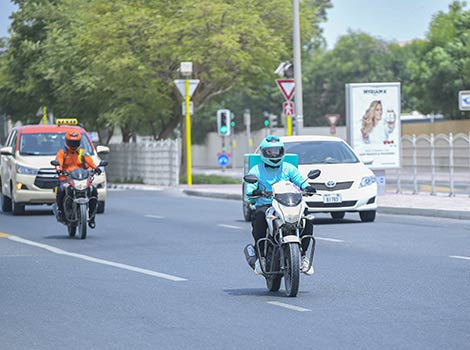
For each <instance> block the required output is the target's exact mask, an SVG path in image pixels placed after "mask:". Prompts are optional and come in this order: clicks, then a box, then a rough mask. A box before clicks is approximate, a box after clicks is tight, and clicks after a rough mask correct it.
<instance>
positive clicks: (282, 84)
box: [276, 79, 295, 101]
mask: <svg viewBox="0 0 470 350" xmlns="http://www.w3.org/2000/svg"><path fill="white" fill-rule="evenodd" d="M276 84H277V86H279V89H280V90H281V92H282V94H283V95H284V98H285V99H286V100H287V101H290V100H291V99H292V96H294V91H295V80H294V79H276Z"/></svg>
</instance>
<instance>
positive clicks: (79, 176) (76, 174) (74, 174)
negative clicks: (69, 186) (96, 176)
mask: <svg viewBox="0 0 470 350" xmlns="http://www.w3.org/2000/svg"><path fill="white" fill-rule="evenodd" d="M70 177H71V178H72V179H74V180H85V179H87V178H88V170H86V169H83V168H77V169H74V170H72V171H71V172H70Z"/></svg>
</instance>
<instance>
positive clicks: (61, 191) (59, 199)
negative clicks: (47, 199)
mask: <svg viewBox="0 0 470 350" xmlns="http://www.w3.org/2000/svg"><path fill="white" fill-rule="evenodd" d="M64 184H65V181H60V182H59V186H58V187H57V195H56V203H57V208H59V210H60V211H61V212H62V213H63V212H64V198H65V191H66V188H65V186H64ZM88 196H89V197H88V198H90V201H89V202H88V216H89V217H90V218H91V217H92V216H93V215H94V214H95V210H96V205H97V204H98V190H97V189H96V187H95V186H91V187H90V189H89V193H88Z"/></svg>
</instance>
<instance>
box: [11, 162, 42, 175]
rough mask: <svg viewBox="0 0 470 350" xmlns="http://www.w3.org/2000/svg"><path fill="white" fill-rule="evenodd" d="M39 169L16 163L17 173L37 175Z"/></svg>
mask: <svg viewBox="0 0 470 350" xmlns="http://www.w3.org/2000/svg"><path fill="white" fill-rule="evenodd" d="M38 172H39V169H36V168H29V167H27V166H23V165H18V164H16V173H17V174H21V175H36V174H37V173H38Z"/></svg>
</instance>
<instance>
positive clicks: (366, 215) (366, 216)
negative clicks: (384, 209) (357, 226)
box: [359, 210, 375, 222]
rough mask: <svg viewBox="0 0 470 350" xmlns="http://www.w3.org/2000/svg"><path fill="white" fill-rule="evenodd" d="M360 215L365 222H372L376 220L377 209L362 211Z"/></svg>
mask: <svg viewBox="0 0 470 350" xmlns="http://www.w3.org/2000/svg"><path fill="white" fill-rule="evenodd" d="M359 217H360V218H361V220H362V221H363V222H372V221H374V220H375V210H366V211H360V212H359Z"/></svg>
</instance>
